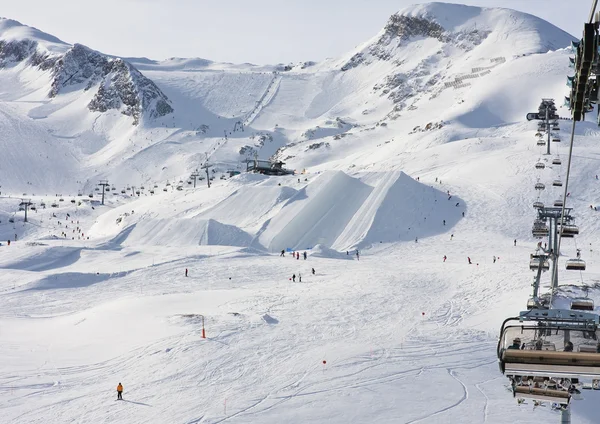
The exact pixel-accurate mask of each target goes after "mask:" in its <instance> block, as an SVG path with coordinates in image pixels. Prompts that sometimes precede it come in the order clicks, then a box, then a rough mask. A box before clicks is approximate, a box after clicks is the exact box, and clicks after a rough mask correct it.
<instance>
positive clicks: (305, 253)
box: [302, 252, 306, 260]
mask: <svg viewBox="0 0 600 424" xmlns="http://www.w3.org/2000/svg"><path fill="white" fill-rule="evenodd" d="M302 255H304V260H306V252H304V253H303V254H302Z"/></svg>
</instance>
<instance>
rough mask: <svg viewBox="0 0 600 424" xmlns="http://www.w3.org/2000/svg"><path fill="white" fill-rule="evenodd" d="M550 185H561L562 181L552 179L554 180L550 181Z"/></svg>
mask: <svg viewBox="0 0 600 424" xmlns="http://www.w3.org/2000/svg"><path fill="white" fill-rule="evenodd" d="M552 185H553V186H554V187H562V181H561V180H554V181H552Z"/></svg>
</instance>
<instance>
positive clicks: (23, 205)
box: [19, 199, 33, 222]
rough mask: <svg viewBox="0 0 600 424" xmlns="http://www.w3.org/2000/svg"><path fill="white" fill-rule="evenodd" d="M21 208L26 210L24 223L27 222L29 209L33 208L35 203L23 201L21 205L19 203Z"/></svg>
mask: <svg viewBox="0 0 600 424" xmlns="http://www.w3.org/2000/svg"><path fill="white" fill-rule="evenodd" d="M19 206H21V207H23V208H25V219H24V220H23V222H27V209H29V208H30V207H32V206H33V203H31V199H21V203H19Z"/></svg>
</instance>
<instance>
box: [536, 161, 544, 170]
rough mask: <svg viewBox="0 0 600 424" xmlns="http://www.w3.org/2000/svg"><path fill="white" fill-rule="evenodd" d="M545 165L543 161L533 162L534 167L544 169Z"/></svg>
mask: <svg viewBox="0 0 600 424" xmlns="http://www.w3.org/2000/svg"><path fill="white" fill-rule="evenodd" d="M545 167H546V165H545V164H544V162H538V163H536V164H535V169H544V168H545Z"/></svg>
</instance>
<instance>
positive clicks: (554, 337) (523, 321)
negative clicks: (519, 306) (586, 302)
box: [497, 309, 600, 405]
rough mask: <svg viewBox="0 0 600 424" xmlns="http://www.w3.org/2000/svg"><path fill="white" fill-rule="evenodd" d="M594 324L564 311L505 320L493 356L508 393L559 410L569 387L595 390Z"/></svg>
mask: <svg viewBox="0 0 600 424" xmlns="http://www.w3.org/2000/svg"><path fill="white" fill-rule="evenodd" d="M599 320H600V318H599V317H598V315H596V314H593V313H589V312H584V311H578V310H568V309H531V310H527V311H522V312H521V313H520V314H519V316H518V317H512V318H507V319H506V320H505V321H504V322H503V323H502V327H501V329H500V339H499V341H498V347H497V356H498V362H499V367H500V371H501V372H502V374H504V375H505V376H506V377H507V378H508V379H509V380H510V382H511V386H512V388H513V394H514V395H515V396H516V397H531V398H533V399H537V400H548V401H552V402H557V403H560V404H563V405H564V404H568V403H569V400H570V393H569V389H571V388H572V385H573V384H582V387H583V388H586V387H594V386H593V384H594V382H596V385H597V380H598V379H600V354H598V353H596V350H595V348H596V345H597V340H598V337H599V336H600V330H599V329H598V326H599V324H600V322H599ZM524 395H525V396H524Z"/></svg>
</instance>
